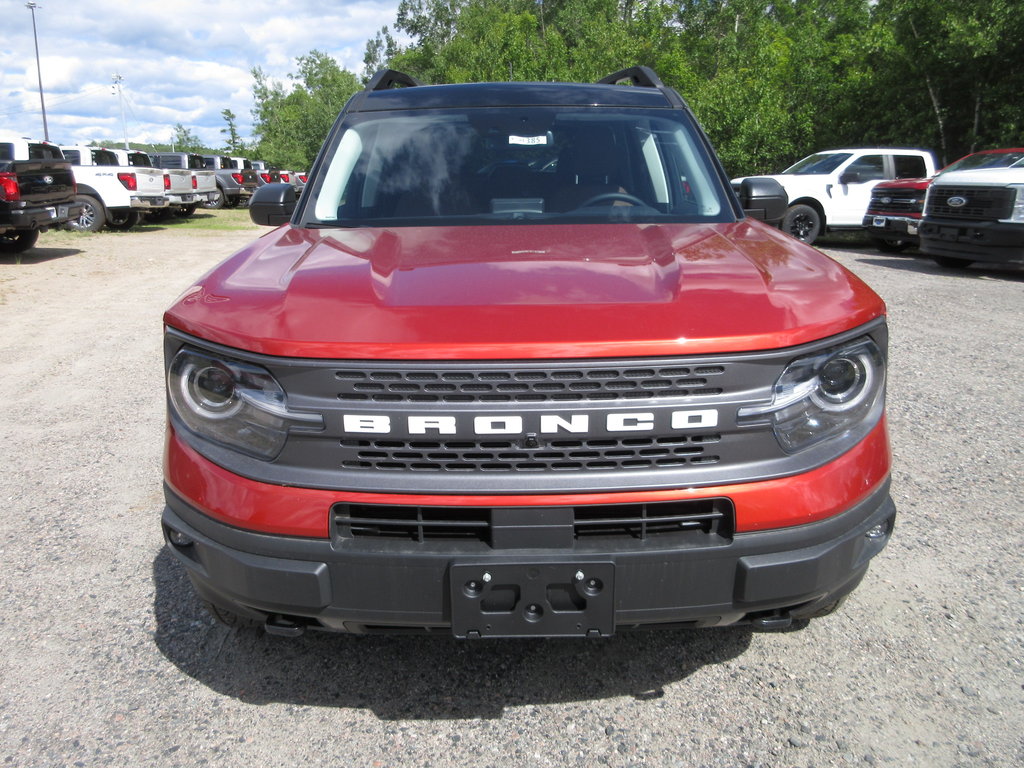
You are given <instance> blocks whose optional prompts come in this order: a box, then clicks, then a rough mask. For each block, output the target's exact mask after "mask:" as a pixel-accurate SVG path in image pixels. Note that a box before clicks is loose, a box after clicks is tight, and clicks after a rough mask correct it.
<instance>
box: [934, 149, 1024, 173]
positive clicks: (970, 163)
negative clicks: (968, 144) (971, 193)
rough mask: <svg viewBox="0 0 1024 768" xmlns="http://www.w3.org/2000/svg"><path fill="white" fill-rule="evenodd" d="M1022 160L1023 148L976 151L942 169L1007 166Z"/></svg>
mask: <svg viewBox="0 0 1024 768" xmlns="http://www.w3.org/2000/svg"><path fill="white" fill-rule="evenodd" d="M1021 160H1024V150H1017V151H1013V152H977V153H975V154H973V155H968V156H967V157H961V158H960V159H959V160H957V161H956V162H955V163H951V164H949V165H947V166H946V167H945V168H943V169H942V172H943V173H945V172H946V171H975V170H978V169H981V168H1009V167H1010V166H1016V165H1018V164H1019V163H1020V161H1021Z"/></svg>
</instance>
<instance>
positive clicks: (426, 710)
mask: <svg viewBox="0 0 1024 768" xmlns="http://www.w3.org/2000/svg"><path fill="white" fill-rule="evenodd" d="M153 581H154V585H155V588H156V593H155V599H154V611H155V614H156V626H157V629H156V637H155V640H156V645H157V647H158V649H159V650H160V652H161V653H162V654H163V655H164V656H165V657H166V658H167V659H168V660H169V661H170V662H171V663H172V664H174V665H175V666H176V667H178V668H179V669H180V670H181V671H182V672H184V673H185V674H187V675H189V676H190V677H192V678H194V679H195V680H198V681H199V682H201V683H203V684H204V685H206V686H208V687H209V688H211V689H213V690H215V691H217V692H218V693H221V694H223V695H225V696H231V697H233V698H237V699H239V700H241V701H244V702H247V703H252V704H268V703H272V702H286V703H290V704H297V705H304V706H305V705H310V706H320V707H358V708H363V709H367V710H369V711H371V712H373V713H374V714H375V715H376V716H377V717H378V718H380V719H382V720H406V719H412V720H449V719H462V718H498V717H501V715H502V713H503V712H504V710H505V708H507V707H515V706H522V705H524V704H550V703H561V702H573V701H587V700H593V699H604V698H609V697H616V696H631V697H633V698H635V699H638V700H650V699H656V698H660V697H661V696H662V695H664V686H665V685H667V684H669V683H673V682H678V681H680V680H684V679H686V678H687V677H689V676H690V675H692V674H693V673H694V672H696V671H697V670H699V669H700V668H701V667H704V666H706V665H708V664H719V663H722V662H724V661H727V660H729V659H732V658H735V657H736V656H739V655H740V654H742V653H743V652H744V651H745V650H746V649H747V648H748V647H749V645H750V640H751V635H752V632H751V630H749V629H747V628H723V629H704V630H662V631H650V632H646V631H645V632H633V633H621V634H619V635H617V636H615V637H613V638H609V639H601V640H584V639H572V640H568V639H567V640H557V639H524V640H496V641H470V642H467V641H458V640H455V639H454V638H451V637H448V636H423V635H415V636H414V635H369V636H355V635H335V634H329V633H321V632H307V633H306V634H305V635H303V636H301V637H299V638H295V639H283V638H278V637H271V636H269V635H266V634H264V633H263V631H262V629H260V630H255V629H244V630H238V629H229V628H227V627H223V626H221V625H220V624H218V623H216V622H214V621H213V619H211V618H210V617H209V616H208V614H207V613H206V611H205V610H204V609H203V607H202V606H201V604H200V603H199V600H198V599H197V598H196V596H195V594H194V592H193V591H192V587H191V584H190V583H189V580H188V577H187V575H186V574H185V570H184V568H183V567H182V566H181V565H180V564H179V563H178V562H177V561H176V560H175V559H174V558H173V557H172V556H171V555H170V553H168V551H167V549H166V547H163V548H161V550H160V552H159V553H158V554H157V556H156V558H155V559H154V561H153Z"/></svg>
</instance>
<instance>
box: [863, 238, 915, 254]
mask: <svg viewBox="0 0 1024 768" xmlns="http://www.w3.org/2000/svg"><path fill="white" fill-rule="evenodd" d="M871 243H872V245H874V246H875V248H877V249H878V250H880V251H881V252H882V253H899V252H900V251H905V250H907V248H909V247H910V246H911V245H913V243H911V242H910V241H909V240H883V239H882V238H880V237H872V238H871Z"/></svg>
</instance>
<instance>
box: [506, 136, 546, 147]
mask: <svg viewBox="0 0 1024 768" xmlns="http://www.w3.org/2000/svg"><path fill="white" fill-rule="evenodd" d="M508 143H509V144H518V145H519V146H521V147H539V146H543V145H544V144H547V143H548V137H547V136H509V137H508Z"/></svg>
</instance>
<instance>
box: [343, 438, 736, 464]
mask: <svg viewBox="0 0 1024 768" xmlns="http://www.w3.org/2000/svg"><path fill="white" fill-rule="evenodd" d="M721 439H722V438H721V435H717V434H709V435H696V436H693V435H690V436H686V435H678V436H671V437H656V438H655V437H649V438H641V437H635V438H626V439H618V440H616V439H603V440H552V441H550V442H549V443H548V444H547V445H545V446H544V447H543V448H541V449H537V450H523V449H522V448H521V446H520V445H519V444H517V443H514V442H512V441H507V440H476V441H471V440H460V441H421V440H415V441H405V440H343V441H342V443H341V445H342V449H343V451H344V453H345V455H346V456H347V457H348V458H346V459H345V460H344V461H343V462H342V467H344V468H345V469H363V470H377V471H383V472H388V471H391V472H571V471H587V470H596V471H608V470H629V469H659V468H678V467H683V466H686V465H687V464H716V463H718V461H719V457H718V455H716V454H715V453H714V450H713V446H714V445H715V444H716V443H719V442H720V441H721Z"/></svg>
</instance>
